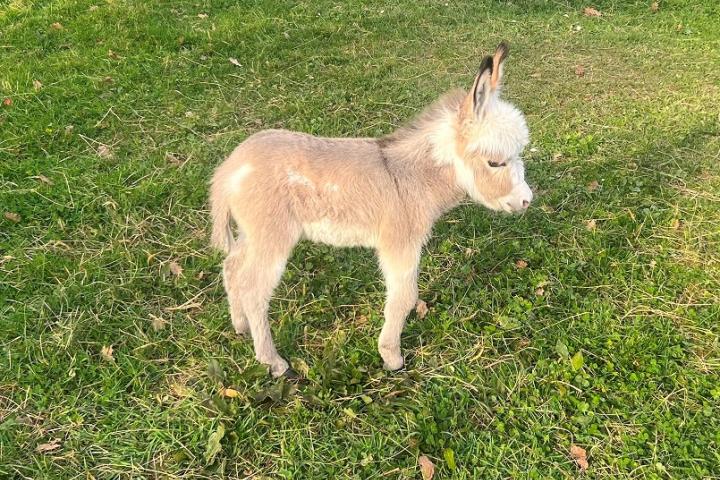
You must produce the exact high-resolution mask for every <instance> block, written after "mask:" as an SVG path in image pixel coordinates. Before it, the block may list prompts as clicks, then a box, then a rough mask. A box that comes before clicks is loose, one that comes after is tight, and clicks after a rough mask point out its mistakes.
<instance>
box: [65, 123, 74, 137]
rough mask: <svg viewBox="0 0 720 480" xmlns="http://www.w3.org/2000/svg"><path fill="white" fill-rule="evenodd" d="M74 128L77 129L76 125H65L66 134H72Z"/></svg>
mask: <svg viewBox="0 0 720 480" xmlns="http://www.w3.org/2000/svg"><path fill="white" fill-rule="evenodd" d="M73 130H75V126H74V125H66V126H65V135H71V134H72V133H73Z"/></svg>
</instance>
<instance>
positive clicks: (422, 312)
mask: <svg viewBox="0 0 720 480" xmlns="http://www.w3.org/2000/svg"><path fill="white" fill-rule="evenodd" d="M415 313H417V316H418V318H419V319H420V320H422V319H423V318H425V316H426V315H427V314H428V307H427V303H425V301H424V300H418V301H417V304H416V305H415Z"/></svg>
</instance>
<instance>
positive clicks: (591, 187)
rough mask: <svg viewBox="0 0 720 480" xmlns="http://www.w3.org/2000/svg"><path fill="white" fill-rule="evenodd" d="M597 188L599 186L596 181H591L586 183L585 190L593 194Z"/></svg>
mask: <svg viewBox="0 0 720 480" xmlns="http://www.w3.org/2000/svg"><path fill="white" fill-rule="evenodd" d="M599 186H600V184H599V183H598V181H597V180H593V181H592V182H590V183H588V186H587V189H588V191H590V192H594V191H595V190H597V189H598V187H599Z"/></svg>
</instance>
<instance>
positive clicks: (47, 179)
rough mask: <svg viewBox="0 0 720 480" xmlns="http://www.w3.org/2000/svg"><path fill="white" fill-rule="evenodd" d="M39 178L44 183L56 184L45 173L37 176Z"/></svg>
mask: <svg viewBox="0 0 720 480" xmlns="http://www.w3.org/2000/svg"><path fill="white" fill-rule="evenodd" d="M37 179H38V180H40V181H41V182H42V183H44V184H46V185H54V184H55V182H53V181H52V180H50V179H49V178H48V177H46V176H45V175H38V176H37Z"/></svg>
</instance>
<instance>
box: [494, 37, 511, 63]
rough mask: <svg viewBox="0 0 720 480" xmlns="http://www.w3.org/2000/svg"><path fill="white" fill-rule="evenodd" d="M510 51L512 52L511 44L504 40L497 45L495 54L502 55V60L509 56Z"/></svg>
mask: <svg viewBox="0 0 720 480" xmlns="http://www.w3.org/2000/svg"><path fill="white" fill-rule="evenodd" d="M508 53H510V46H509V45H508V43H507V41H505V40H503V41H502V42H500V45H498V46H497V48H496V49H495V55H499V56H500V61H503V60H505V58H507V56H508Z"/></svg>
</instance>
